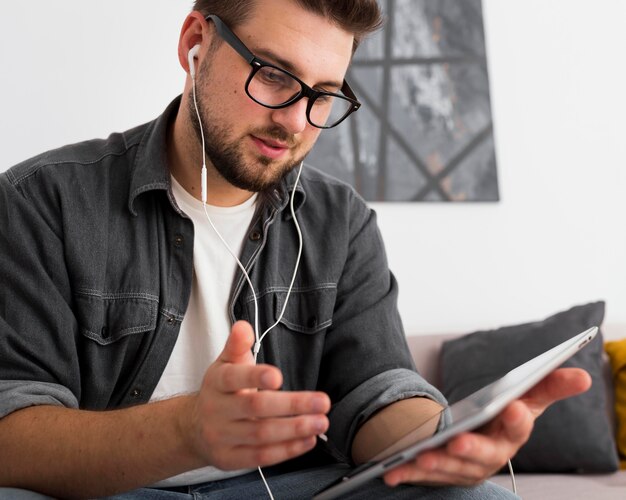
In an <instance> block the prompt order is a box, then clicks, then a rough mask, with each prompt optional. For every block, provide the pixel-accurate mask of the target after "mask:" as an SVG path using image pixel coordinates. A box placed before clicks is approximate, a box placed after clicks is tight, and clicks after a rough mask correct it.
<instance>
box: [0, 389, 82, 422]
mask: <svg viewBox="0 0 626 500" xmlns="http://www.w3.org/2000/svg"><path fill="white" fill-rule="evenodd" d="M40 405H53V406H64V407H67V408H78V400H77V399H76V396H74V394H72V392H71V391H70V390H69V389H68V388H67V387H64V386H62V385H59V384H51V383H49V382H33V381H31V380H0V418H3V417H6V416H7V415H8V414H9V413H13V412H14V411H17V410H21V409H22V408H26V407H28V406H40Z"/></svg>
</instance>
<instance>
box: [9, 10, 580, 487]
mask: <svg viewBox="0 0 626 500" xmlns="http://www.w3.org/2000/svg"><path fill="white" fill-rule="evenodd" d="M379 20H380V13H379V11H378V8H377V6H376V3H375V1H373V0H354V1H344V2H333V1H319V0H318V1H313V0H310V1H304V0H299V1H297V0H264V1H263V2H260V1H243V0H242V1H237V2H235V1H232V0H213V1H209V0H206V1H202V0H200V1H198V2H196V5H195V10H194V11H193V12H192V13H191V14H190V15H189V16H188V17H187V19H186V20H185V23H184V25H183V28H182V31H181V35H180V41H179V59H180V63H181V65H182V67H183V68H184V69H185V71H187V72H188V74H189V76H188V78H187V80H186V84H185V89H184V92H183V95H182V97H181V98H180V99H176V100H175V101H174V102H172V103H171V104H170V106H169V107H168V108H167V110H166V111H165V112H164V114H163V115H162V116H161V117H160V118H159V119H157V120H156V121H155V122H152V123H150V124H147V125H144V126H140V127H137V128H135V129H133V130H130V131H127V132H125V133H123V134H113V135H112V136H111V137H109V139H107V140H106V141H91V142H88V143H83V144H79V145H74V146H68V147H66V148H62V149H60V150H58V151H54V152H49V153H46V154H44V155H42V156H39V157H37V158H35V159H32V160H28V161H26V162H24V163H22V164H20V165H18V166H16V167H14V168H13V169H11V170H9V171H7V172H6V173H5V174H3V175H2V176H0V221H1V224H0V242H1V245H2V247H1V252H0V272H1V273H2V276H3V287H2V290H1V291H0V335H1V338H0V359H2V360H3V362H2V365H1V366H0V417H2V418H1V420H0V463H2V467H0V485H2V486H7V487H13V488H21V489H25V490H31V491H39V492H42V493H44V494H46V495H52V496H54V497H101V496H106V495H118V494H119V496H120V497H123V498H189V496H188V495H189V494H191V493H202V494H207V495H209V494H210V495H211V496H210V497H211V498H213V497H215V498H243V497H246V496H251V497H258V496H261V495H265V494H266V488H265V486H264V484H263V482H262V481H261V479H260V474H259V472H258V471H257V470H256V468H257V467H261V468H262V470H263V471H264V472H265V475H266V476H267V479H268V484H269V489H270V490H271V491H272V492H273V493H274V495H275V496H276V498H294V497H296V498H306V497H310V496H311V495H312V494H313V493H314V492H315V491H317V490H319V489H320V488H322V487H323V486H324V485H326V484H329V483H331V482H333V480H335V479H336V478H338V477H340V476H341V475H342V474H344V473H345V471H346V467H347V465H345V464H346V463H350V462H356V463H359V462H363V461H366V460H367V459H369V458H370V457H372V456H374V455H375V454H377V453H378V452H379V451H381V450H383V449H385V448H386V447H387V446H389V445H390V444H391V443H393V442H394V441H395V440H396V439H397V438H399V437H400V436H402V435H404V434H406V433H407V432H408V431H410V430H412V429H413V428H415V427H417V426H418V425H419V424H420V423H422V422H424V421H426V420H428V419H429V418H430V417H431V416H432V415H434V414H436V413H437V412H438V411H439V410H440V408H441V406H442V405H443V404H445V401H444V400H443V398H442V396H441V395H440V394H439V393H438V391H437V390H436V389H434V388H433V387H431V386H429V385H428V384H427V383H426V382H425V381H424V380H423V379H422V378H421V377H420V376H419V375H418V374H417V373H415V372H414V371H413V369H412V363H411V360H410V356H409V353H408V350H407V348H406V343H405V341H404V334H403V331H402V326H401V323H400V319H399V317H398V313H397V309H396V295H397V287H396V284H395V281H394V279H393V277H392V276H391V274H390V273H389V271H388V269H387V265H386V262H385V256H384V250H383V247H382V243H381V241H380V236H379V234H378V230H377V229H376V222H375V218H374V214H373V213H372V212H371V211H370V210H369V209H368V208H367V207H366V206H365V204H364V203H363V202H362V201H361V200H360V198H359V197H358V196H356V195H355V194H354V192H353V191H352V190H351V189H349V188H347V187H346V186H344V185H343V184H341V183H339V182H338V181H335V180H333V179H330V178H327V177H326V176H323V175H322V174H319V173H317V172H315V171H314V170H312V169H309V168H305V169H304V170H303V171H302V174H301V180H300V181H299V182H296V177H297V175H298V174H297V172H298V171H297V167H299V165H300V163H301V160H302V159H303V158H304V157H305V156H306V153H307V152H308V151H309V150H310V148H311V147H312V146H313V144H314V143H315V140H316V139H317V137H318V135H319V133H320V130H321V128H320V127H328V126H331V125H334V123H335V122H337V121H339V120H341V119H343V118H344V117H345V116H346V115H347V114H349V113H350V112H353V111H354V110H356V107H357V104H356V100H355V98H354V96H353V95H352V94H351V91H350V90H349V87H348V86H347V85H346V84H345V82H344V76H345V73H346V70H347V68H348V65H349V62H350V58H351V56H352V52H353V49H354V47H355V46H356V44H357V43H358V40H359V39H360V38H361V37H362V36H363V35H364V34H366V33H367V32H369V31H371V30H373V29H375V28H376V27H377V26H378V25H379ZM196 47H197V48H196ZM190 52H191V57H190ZM192 66H193V68H192ZM284 70H287V72H285V71H284ZM192 73H193V75H194V77H193V78H192V76H191V74H192ZM296 97H300V98H299V99H296ZM331 103H333V107H332V108H331V107H330V104H331ZM342 105H344V106H345V107H343V108H342ZM338 110H339V111H341V112H338ZM205 157H206V162H205ZM204 163H206V167H204V168H202V166H203V164H204ZM204 175H206V186H207V187H206V189H205V188H204V187H203V184H204V181H203V180H202V179H203V176H204ZM205 198H206V202H207V203H206V204H204V203H203V201H202V200H204V199H205ZM289 204H292V205H293V209H290V208H289V207H288V205H289ZM295 222H298V224H299V226H300V228H301V232H302V241H303V247H304V248H303V251H302V258H301V261H300V263H299V265H296V262H297V261H298V254H299V238H298V234H297V232H298V231H297V230H296V226H295ZM214 225H215V227H216V228H217V229H218V231H216V230H214V229H213V226H214ZM218 232H219V237H218V236H217V234H218ZM222 233H223V234H222ZM222 239H223V240H224V241H225V242H227V243H228V244H229V246H230V247H232V248H231V250H232V251H233V254H234V255H236V256H237V257H238V258H239V260H240V262H241V264H242V267H243V268H244V269H245V271H246V273H244V272H243V271H241V270H240V269H239V268H238V266H237V264H236V261H235V259H234V257H233V256H231V255H230V251H228V248H226V245H225V244H223V242H222V241H221V240H222ZM294 271H296V273H295V276H296V278H295V283H294V285H293V287H292V286H291V279H292V275H293V273H294ZM241 319H245V320H247V321H237V320H241ZM250 323H253V324H254V325H255V326H256V332H254V331H253V328H252V326H251V324H250ZM274 325H275V326H274ZM270 328H272V329H270ZM265 332H267V334H265ZM255 335H256V340H255ZM257 353H258V356H259V359H258V363H255V360H254V354H257ZM588 385H589V378H588V376H587V375H586V374H585V373H584V372H581V371H579V370H561V371H559V372H555V373H554V374H553V375H552V376H551V377H549V378H548V379H546V380H545V381H544V382H543V383H542V384H541V385H539V386H538V387H537V388H536V389H534V390H533V391H532V393H531V394H529V395H528V396H527V397H526V398H524V399H522V400H519V401H516V402H515V403H513V404H511V405H510V406H509V407H507V408H506V410H505V411H504V412H503V413H502V414H501V415H500V416H499V417H498V418H497V419H496V420H495V421H494V422H493V423H492V424H490V425H489V426H487V427H486V428H485V429H483V430H482V431H481V433H467V434H464V435H462V436H460V437H458V438H457V439H455V440H453V441H451V442H450V443H449V444H448V445H447V446H445V447H444V448H442V449H440V450H436V451H433V452H428V453H424V454H423V455H422V456H420V457H419V458H418V459H417V460H415V461H414V462H412V463H409V464H406V465H403V466H400V467H398V468H397V469H395V470H393V471H390V472H388V473H387V474H386V476H385V478H384V481H385V483H386V485H385V484H383V483H382V482H380V481H372V482H371V483H370V484H368V485H367V488H365V489H363V490H361V491H359V492H357V493H356V495H358V496H359V497H364V496H367V495H369V496H371V497H373V498H374V497H375V498H381V497H384V496H385V495H394V496H397V497H405V498H415V497H423V498H429V496H430V495H437V498H441V497H442V496H443V497H446V496H447V497H450V498H490V497H491V498H506V497H507V493H506V492H505V491H504V490H502V489H499V488H497V487H496V486H494V485H491V484H490V483H483V484H481V483H482V482H483V481H484V480H485V479H486V478H488V477H489V476H490V475H491V474H493V473H494V472H496V471H497V470H499V469H500V468H501V467H502V466H503V465H504V464H505V463H506V461H507V459H509V458H510V457H511V456H512V455H514V453H515V452H516V450H517V449H518V448H519V447H520V446H521V445H522V444H523V443H524V442H525V441H526V439H527V438H528V435H529V433H530V430H531V428H532V422H533V420H534V418H536V417H537V416H538V415H539V414H540V413H541V412H542V411H543V410H544V409H545V407H547V406H548V405H549V404H550V403H551V402H553V401H555V400H557V399H560V398H563V397H567V396H569V395H573V394H576V393H578V392H580V391H583V390H584V389H585V388H586V387H587V386H588ZM433 431H434V430H433ZM324 434H326V435H327V436H328V438H327V439H328V442H324V440H321V439H320V438H318V436H320V435H324ZM342 462H343V463H342ZM400 483H407V484H403V485H400V486H398V485H399V484H400ZM411 483H412V484H414V485H411ZM416 485H419V486H416ZM426 485H439V486H436V487H435V486H426ZM474 485H478V486H474ZM150 486H151V487H152V488H148V487H150ZM391 487H397V488H391ZM6 491H8V490H6ZM124 492H127V493H126V495H124ZM0 494H1V493H0ZM6 494H7V495H8V494H17V493H16V491H15V490H11V493H6ZM20 494H26V493H24V492H21V493H20Z"/></svg>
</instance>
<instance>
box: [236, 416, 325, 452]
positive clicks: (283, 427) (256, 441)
mask: <svg viewBox="0 0 626 500" xmlns="http://www.w3.org/2000/svg"><path fill="white" fill-rule="evenodd" d="M327 430H328V418H327V417H326V416H325V415H301V416H297V417H288V418H262V419H257V420H254V421H253V420H241V421H239V422H235V423H234V424H232V426H230V428H229V436H226V439H227V440H228V441H229V442H230V443H231V444H233V445H250V446H258V445H273V444H278V443H282V442H287V441H295V440H298V439H307V438H310V437H313V436H317V435H319V434H322V433H324V432H326V431H327Z"/></svg>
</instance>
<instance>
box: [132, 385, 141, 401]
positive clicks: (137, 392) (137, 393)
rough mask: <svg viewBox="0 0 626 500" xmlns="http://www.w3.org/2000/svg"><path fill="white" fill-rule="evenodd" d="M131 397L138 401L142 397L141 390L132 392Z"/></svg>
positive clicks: (135, 389)
mask: <svg viewBox="0 0 626 500" xmlns="http://www.w3.org/2000/svg"><path fill="white" fill-rule="evenodd" d="M130 397H131V398H133V399H138V398H140V397H141V390H140V389H137V388H134V389H133V390H132V391H130Z"/></svg>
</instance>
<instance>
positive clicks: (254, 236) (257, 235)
mask: <svg viewBox="0 0 626 500" xmlns="http://www.w3.org/2000/svg"><path fill="white" fill-rule="evenodd" d="M250 239H251V240H252V241H259V240H260V239H261V231H257V230H256V229H255V230H254V231H252V232H251V233H250Z"/></svg>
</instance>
